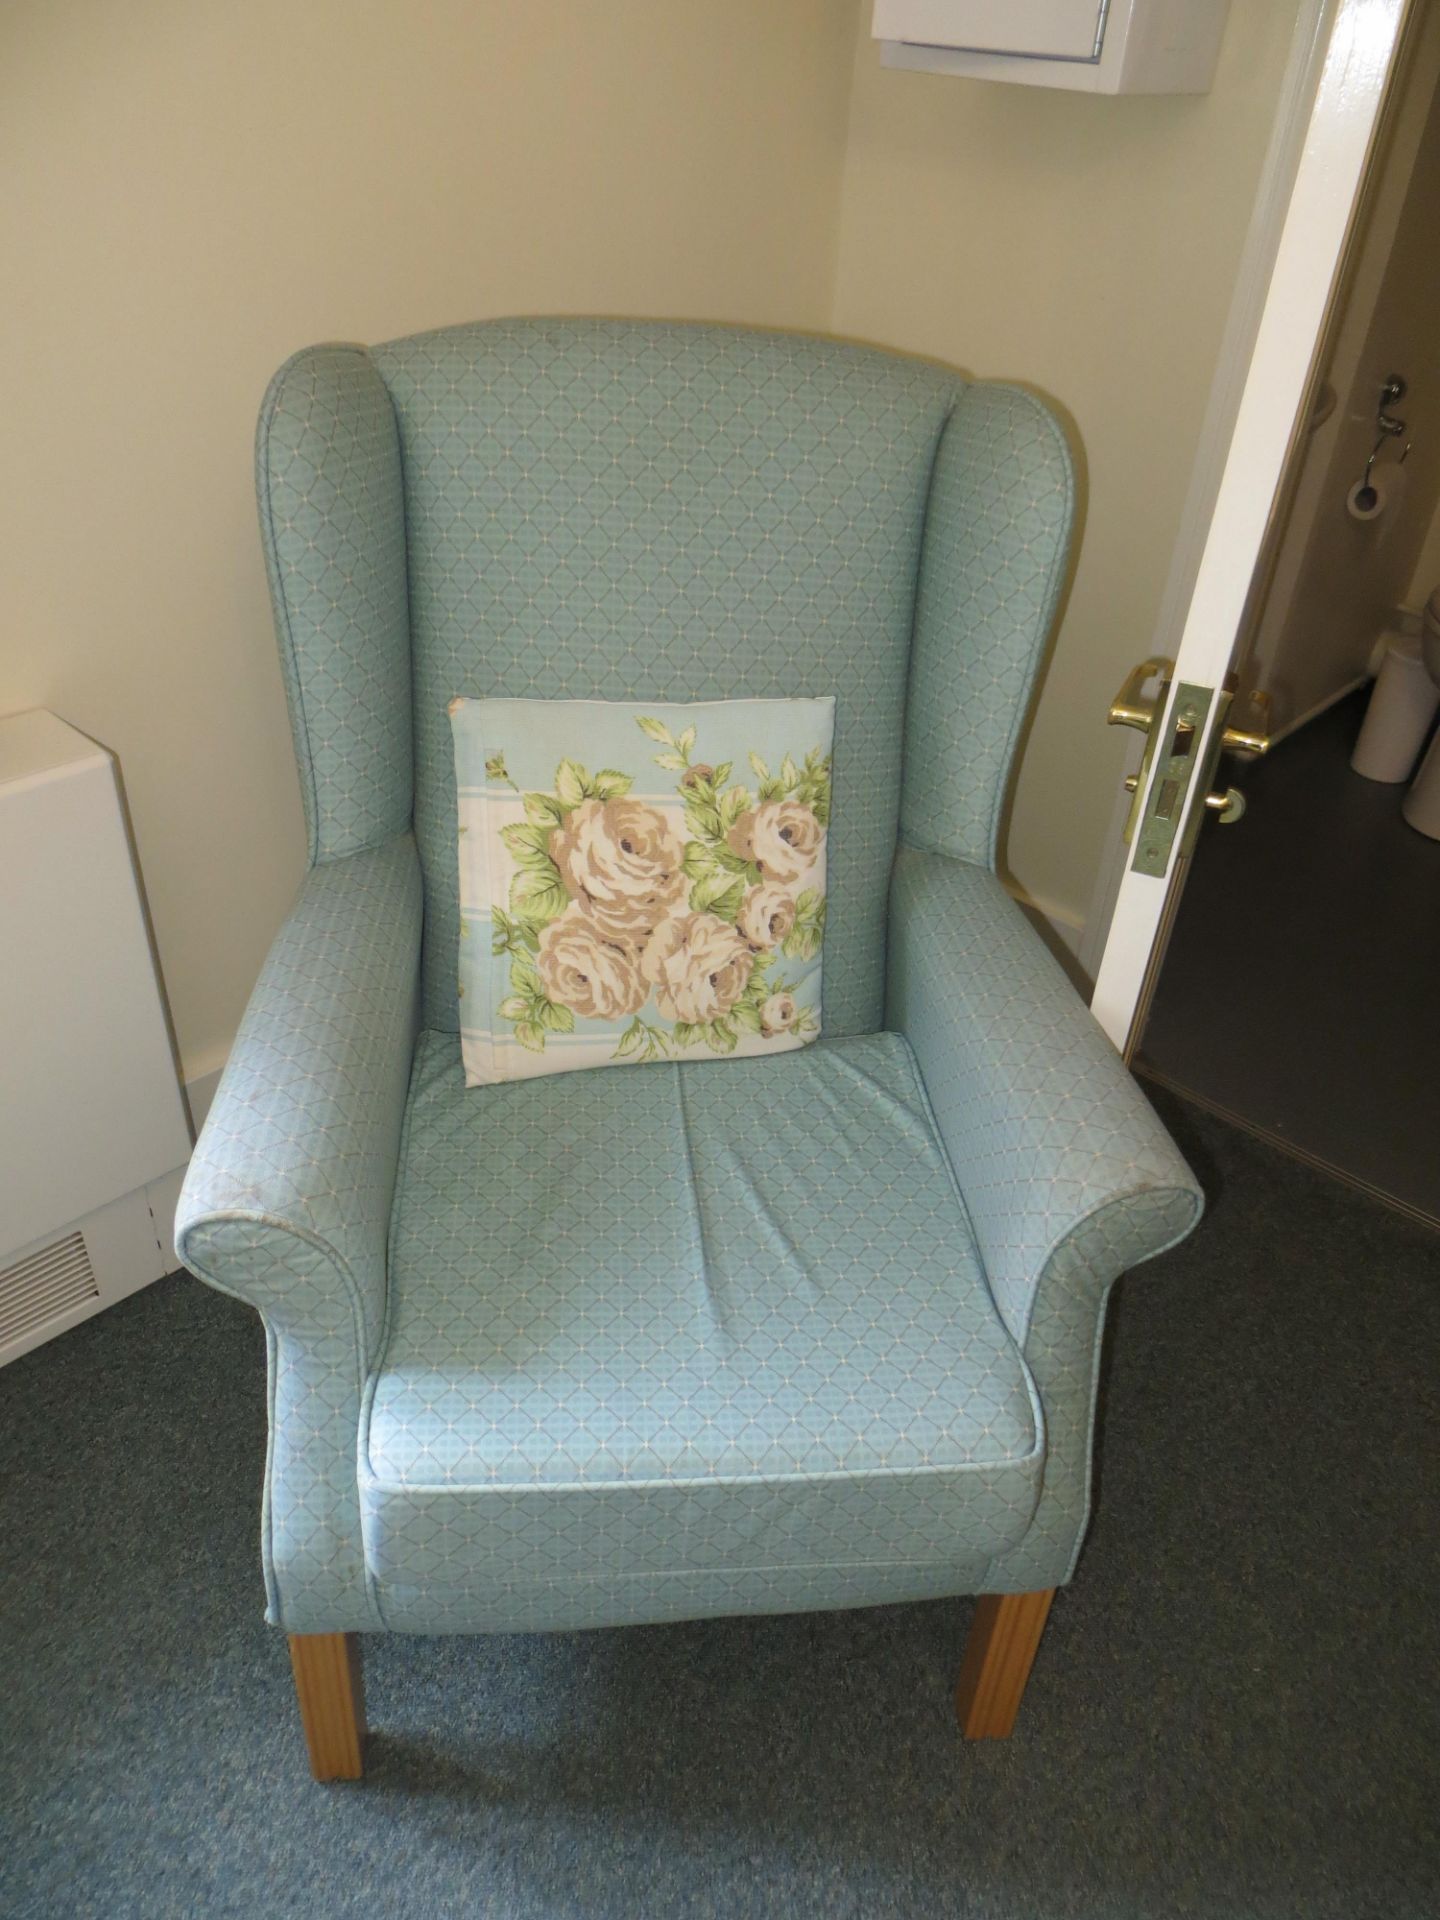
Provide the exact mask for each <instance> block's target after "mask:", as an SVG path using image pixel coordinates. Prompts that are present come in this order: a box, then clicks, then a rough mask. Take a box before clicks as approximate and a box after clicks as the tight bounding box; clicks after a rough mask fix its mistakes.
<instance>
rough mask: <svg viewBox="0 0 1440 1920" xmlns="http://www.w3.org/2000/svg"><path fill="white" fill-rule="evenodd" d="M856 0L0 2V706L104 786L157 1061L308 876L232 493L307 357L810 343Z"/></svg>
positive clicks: (256, 581) (219, 995)
mask: <svg viewBox="0 0 1440 1920" xmlns="http://www.w3.org/2000/svg"><path fill="white" fill-rule="evenodd" d="M853 28H854V9H853V3H852V0H784V4H783V5H777V4H775V0H685V4H683V5H676V4H675V0H607V3H606V4H599V3H598V0H523V4H522V3H521V0H430V3H429V4H425V5H417V4H412V3H411V0H303V4H295V0H245V4H243V5H239V4H235V0H143V3H141V0H137V4H132V5H125V6H116V5H114V4H111V3H110V0H88V4H86V3H84V0H80V3H72V4H67V5H65V6H59V5H56V4H54V0H8V4H7V5H6V6H5V7H4V8H3V9H0V180H3V192H0V258H3V259H4V261H5V263H6V278H7V291H6V298H5V300H4V301H3V302H0V367H3V368H4V370H5V382H4V414H5V433H4V448H5V451H4V454H3V456H0V523H3V525H4V528H5V550H6V566H5V595H4V618H3V626H0V712H4V711H8V710H11V709H15V708H19V707H25V706H31V705H37V704H38V705H45V706H51V707H54V708H55V709H56V710H57V711H58V712H59V713H61V714H63V715H64V716H65V717H66V718H67V719H68V720H70V721H72V722H73V723H74V724H75V725H77V726H79V727H81V728H83V729H85V730H87V731H89V732H91V733H93V734H94V735H95V736H96V737H97V738H98V739H100V740H102V741H104V742H105V743H106V744H107V745H108V746H110V747H112V748H114V749H115V750H116V752H117V753H118V754H119V757H120V761H121V764H122V767H123V771H124V776H125V782H126V788H127V792H128V796H129V800H130V806H131V811H132V815H133V819H134V825H135V832H136V838H137V842H138V845H139V850H140V855H141V860H142V863H143V867H144V872H145V878H146V882H147V887H148V892H149V899H150V906H151V911H152V915H153V919H154V925H155V929H156V935H157V940H158V945H159V950H160V955H161V960H162V964H163V967H164V972H165V978H166V981H167V985H168V989H169V994H170V1000H171V1005H172V1009H173V1013H174V1017H175V1023H176V1028H177V1031H178V1038H179V1043H180V1048H181V1052H182V1057H183V1060H184V1064H185V1070H186V1072H187V1075H188V1076H196V1075H202V1074H205V1073H207V1072H208V1071H209V1070H210V1069H211V1068H212V1067H213V1066H214V1065H216V1064H218V1062H219V1059H220V1058H221V1056H222V1055H223V1053H224V1051H225V1050H226V1048H227V1047H228V1044H229V1041H230V1038H231V1036H232V1034H233V1032H234V1028H235V1025H236V1022H237V1020H238V1018H239V1015H240V1011H241V1009H242V1007H243V1005H244V1001H245V998H246V995H247V993H248V991H249V988H250V986H251V984H252V982H253V980H254V977H255V973H256V971H257V969H258V967H259V964H260V961H261V959H262V957H263V955H264V952H265V949H266V947H267V945H268V943H269V941H270V938H271V935H272V934H273V932H274V929H275V927H276V925H277V923H278V922H279V920H280V918H281V916H282V914H283V913H284V911H285V908H286V906H287V905H288V903H289V900H290V898H291V895H292V893H293V890H294V886H295V882H296V879H297V877H298V875H299V873H300V870H301V867H302V865H303V840H302V832H301V824H300V807H299V798H298V791H297V787H296V781H295V773H294V768H293V763H292V760H291V752H290V740H289V733H288V728H287V724H286V720H285V712H284V700H283V695H282V691H281V684H280V677H279V671H278V667H277V665H276V659H275V647H274V641H273V637H272V632H271V625H270V615H269V610H268V604H267V600H266V595H265V587H264V578H263V571H262V567H261V562H260V553H259V545H258V539H257V535H256V528H255V512H254V505H253V500H252V495H251V484H250V447H251V436H252V432H253V426H254V419H255V413H256V410H257V407H258V404H259V400H260V396H261V393H262V392H263V390H264V386H265V383H266V380H267V379H268V377H269V375H270V374H271V372H272V371H273V370H274V368H275V367H276V366H277V365H278V364H279V362H280V361H281V359H283V358H284V356H285V355H286V354H288V353H290V352H291V351H292V350H293V349H294V348H296V347H298V346H301V345H304V344H305V343H306V342H308V341H312V340H317V339H327V338H337V337H338V338H343V339H357V338H358V339H384V338H386V337H389V336H393V335H395V334H399V333H404V332H409V331H412V330H415V329H418V328H424V327H433V326H438V325H442V324H444V323H446V322H449V321H457V320H467V319H473V318H476V317H480V316H483V315H487V314H499V313H507V312H524V311H527V310H529V311H537V310H540V311H543V310H552V311H566V312H584V311H603V312H615V313H659V314H667V315H674V316H685V317H711V318H717V319H734V320H755V321H773V322H778V323H782V324H789V325H797V326H812V327H823V326H824V325H825V324H826V323H827V321H828V318H829V308H830V296H831V290H832V285H833V278H834V264H835V246H836V233H837V219H838V193H839V187H840V177H841V161H842V148H843V140H844V128H845V115H846V108H847V101H848V93H849V86H850V73H851V59H852V52H853Z"/></svg>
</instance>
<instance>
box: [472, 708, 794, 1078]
mask: <svg viewBox="0 0 1440 1920" xmlns="http://www.w3.org/2000/svg"><path fill="white" fill-rule="evenodd" d="M636 724H637V726H638V727H639V729H640V731H641V732H642V733H643V734H644V735H645V736H646V737H647V738H648V739H649V740H650V741H652V742H653V743H654V744H655V745H657V746H659V747H660V748H661V749H662V751H660V752H658V753H655V754H653V755H652V758H653V761H654V764H655V765H656V766H657V767H659V768H660V769H661V770H662V771H663V772H665V773H668V774H672V775H674V776H676V780H675V788H676V798H675V801H674V802H662V803H661V804H663V805H666V806H667V807H668V809H669V817H667V814H666V813H664V812H661V811H660V808H659V806H656V805H653V804H651V803H650V802H649V801H647V800H645V799H642V798H635V797H631V794H632V789H633V787H634V786H635V780H636V776H635V775H634V774H632V773H629V772H623V771H620V770H618V769H615V768H610V767H607V768H603V769H602V770H601V771H600V772H598V773H594V774H592V773H590V772H589V771H588V770H587V769H586V768H585V767H584V766H582V765H581V764H580V763H579V762H578V761H575V760H570V759H565V760H562V761H561V762H560V764H559V766H558V767H557V769H556V773H555V785H554V788H553V790H552V791H551V792H549V793H534V792H525V793H522V792H521V791H520V789H519V788H518V787H516V786H515V783H514V781H513V780H512V779H511V778H510V775H509V773H508V772H507V770H506V762H505V754H504V751H503V750H500V749H497V750H495V751H494V752H492V753H491V754H489V755H488V757H487V760H486V774H487V777H488V778H489V779H491V780H494V781H496V782H498V783H499V784H501V785H504V786H508V787H509V788H510V790H511V792H512V793H513V794H514V795H515V796H516V800H517V801H518V802H519V805H520V807H523V812H524V818H523V820H513V821H512V822H511V823H510V824H508V825H506V826H503V827H501V829H500V838H501V840H502V842H503V843H504V846H505V849H506V851H507V853H508V855H509V857H510V860H511V862H512V863H513V868H514V870H513V872H512V873H511V874H510V876H509V880H508V886H507V894H506V897H507V899H508V907H499V906H496V907H494V908H492V913H491V918H492V925H493V936H494V939H493V944H494V950H495V952H496V954H505V955H508V956H509V972H510V992H509V994H508V995H507V996H506V997H505V999H503V1000H502V1001H501V1003H500V1006H499V1008H498V1013H499V1016H500V1018H501V1019H503V1020H506V1021H509V1022H511V1023H512V1026H513V1032H514V1035H515V1038H516V1040H517V1041H518V1042H519V1043H520V1045H521V1046H523V1047H527V1048H529V1049H531V1050H532V1051H534V1052H537V1053H543V1052H544V1050H545V1044H546V1040H547V1038H548V1037H549V1036H552V1035H559V1034H571V1033H574V1031H575V1022H576V1020H577V1018H578V1019H581V1020H596V1021H604V1022H613V1021H618V1020H622V1019H628V1020H629V1025H628V1026H627V1027H626V1028H625V1029H624V1031H623V1032H622V1033H621V1035H620V1037H619V1040H618V1043H617V1045H616V1047H615V1050H614V1053H613V1055H612V1058H614V1059H617V1060H631V1061H642V1060H656V1059H668V1058H675V1057H683V1056H684V1055H685V1054H686V1053H687V1052H689V1051H691V1050H693V1049H695V1048H702V1049H708V1050H709V1051H711V1052H713V1053H722V1054H723V1053H732V1052H734V1050H735V1048H736V1046H737V1045H738V1043H739V1039H740V1036H741V1034H748V1035H750V1036H752V1037H753V1038H756V1039H760V1040H779V1039H781V1038H784V1039H786V1041H787V1043H788V1044H791V1045H793V1044H796V1043H798V1042H803V1041H806V1040H812V1039H814V1038H815V1037H816V1035H817V1034H818V1033H819V1020H818V1016H817V1013H816V1010H815V1009H814V1008H813V1007H811V1006H809V1005H807V1004H805V1003H804V1001H803V1000H801V999H799V998H797V993H796V988H795V985H794V983H793V982H791V981H788V980H785V979H782V978H780V977H778V975H777V974H776V972H775V967H776V966H777V964H778V962H779V961H780V960H781V959H782V958H788V959H791V960H798V961H809V960H812V959H813V958H814V957H815V955H816V954H817V953H818V952H819V950H820V944H821V940H822V938H823V935H824V927H825V895H824V891H823V889H822V888H821V887H819V886H814V885H809V886H805V885H799V884H798V883H801V882H803V881H805V880H806V879H807V877H811V874H812V869H814V868H815V867H816V863H817V860H818V859H819V857H820V855H821V853H822V851H823V849H824V847H825V842H826V837H827V832H828V827H829V820H830V783H831V767H830V756H829V755H828V754H824V753H822V752H821V751H820V750H819V749H818V748H815V749H812V750H811V751H810V752H808V753H807V754H806V755H805V756H804V759H803V760H800V761H797V760H794V759H792V758H791V757H790V756H789V755H788V754H787V755H786V756H785V758H784V760H783V761H782V762H781V764H780V765H779V767H778V768H776V769H775V770H774V771H773V772H772V770H771V768H770V767H769V766H768V765H767V764H766V762H765V761H763V760H762V759H760V758H759V756H758V755H756V754H754V753H752V754H750V755H749V761H748V763H749V771H750V774H751V775H752V776H753V781H754V785H753V788H752V787H751V786H750V785H747V784H745V783H744V782H743V781H739V780H734V779H732V777H731V776H732V774H733V773H734V766H733V764H732V763H731V762H729V761H725V762H722V763H721V764H720V765H718V766H717V765H712V764H711V763H709V762H707V761H700V760H696V759H694V758H693V752H694V748H695V736H696V730H695V728H694V727H693V726H687V727H685V728H683V729H682V730H681V731H680V732H678V733H675V732H672V731H671V729H670V728H669V727H668V726H666V724H665V723H664V721H662V720H659V719H655V718H649V717H645V718H640V719H638V720H637V722H636ZM513 804H514V803H512V805H513ZM677 808H678V809H679V810H680V811H682V812H683V820H684V830H683V832H682V831H681V830H680V828H679V826H678V823H677V822H676V820H675V815H676V811H677ZM516 810H517V811H518V810H519V809H518V808H517V809H516Z"/></svg>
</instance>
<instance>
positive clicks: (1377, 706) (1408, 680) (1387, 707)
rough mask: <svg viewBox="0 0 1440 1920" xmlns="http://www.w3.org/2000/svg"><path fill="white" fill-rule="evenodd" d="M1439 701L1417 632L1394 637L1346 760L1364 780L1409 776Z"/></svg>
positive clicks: (1405, 778)
mask: <svg viewBox="0 0 1440 1920" xmlns="http://www.w3.org/2000/svg"><path fill="white" fill-rule="evenodd" d="M1437 706H1440V687H1437V686H1436V685H1435V683H1434V681H1433V680H1431V678H1430V675H1429V674H1428V673H1427V672H1426V669H1425V662H1424V661H1423V660H1422V659H1421V657H1420V639H1419V636H1418V634H1417V635H1415V636H1414V637H1413V638H1407V639H1395V640H1392V641H1391V642H1390V644H1389V646H1388V647H1387V648H1386V649H1385V660H1384V663H1383V665H1382V666H1381V668H1380V673H1379V676H1378V678H1377V679H1376V681H1375V690H1374V692H1373V693H1372V694H1371V695H1370V704H1369V706H1368V707H1367V708H1366V709H1365V724H1364V725H1363V726H1362V727H1361V729H1360V738H1359V739H1358V740H1357V741H1356V742H1355V751H1354V753H1352V754H1351V756H1350V765H1351V766H1352V767H1353V768H1354V770H1355V771H1356V773H1359V774H1363V775H1364V777H1365V778H1366V779H1367V780H1384V781H1388V782H1390V783H1391V784H1394V783H1395V782H1397V781H1400V780H1408V779H1409V778H1410V775H1411V772H1412V771H1413V769H1414V766H1415V758H1416V755H1417V754H1418V753H1419V751H1420V749H1421V747H1423V746H1424V744H1425V736H1426V734H1427V733H1428V732H1429V731H1430V723H1431V721H1432V720H1433V719H1434V718H1435V709H1436V707H1437Z"/></svg>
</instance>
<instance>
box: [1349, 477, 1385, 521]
mask: <svg viewBox="0 0 1440 1920" xmlns="http://www.w3.org/2000/svg"><path fill="white" fill-rule="evenodd" d="M1362 493H1363V494H1365V499H1364V501H1363V502H1362V501H1361V498H1360V496H1361V494H1362ZM1389 504H1390V487H1389V482H1388V481H1387V480H1386V478H1385V476H1384V474H1381V473H1374V474H1372V475H1371V476H1370V485H1369V488H1368V490H1367V488H1366V486H1365V482H1364V481H1363V480H1357V481H1356V482H1355V484H1354V486H1353V487H1351V489H1350V491H1349V493H1347V494H1346V496H1345V511H1346V512H1347V513H1348V514H1349V516H1350V518H1351V519H1352V520H1378V519H1379V518H1380V516H1381V514H1382V513H1384V511H1385V509H1386V507H1388V506H1389Z"/></svg>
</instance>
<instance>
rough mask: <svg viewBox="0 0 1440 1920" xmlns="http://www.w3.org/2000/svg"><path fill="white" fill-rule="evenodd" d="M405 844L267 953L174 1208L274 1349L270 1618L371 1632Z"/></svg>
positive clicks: (414, 893)
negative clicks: (362, 1474)
mask: <svg viewBox="0 0 1440 1920" xmlns="http://www.w3.org/2000/svg"><path fill="white" fill-rule="evenodd" d="M420 928H421V888H420V871H419V862H418V859H417V857H416V852H415V845H414V842H413V840H412V839H411V837H410V835H409V834H408V833H407V834H403V835H399V836H397V837H396V838H394V839H391V840H389V841H387V842H385V843H384V844H383V845H381V846H379V847H376V848H373V849H371V850H370V851H368V852H364V853H356V854H351V855H349V856H347V857H346V858H344V859H340V860H334V861H330V862H327V863H325V864H323V865H321V866H318V867H315V868H313V869H312V870H311V872H310V873H309V874H308V875H307V876H306V879H305V882H304V885H303V886H302V888H301V890H300V896H299V898H298V900H297V901H296V903H295V906H294V908H293V909H292V911H291V913H290V916H289V918H288V919H287V920H286V922H285V924H284V926H283V927H282V928H281V929H280V932H279V934H278V935H277V936H276V939H275V943H274V946H273V947H272V948H271V950H270V954H269V957H268V959H267V960H266V962H265V966H264V969H263V971H262V973H261V975H260V979H259V982H258V983H257V985H256V988H255V991H254V994H253V995H252V997H251V1001H250V1005H249V1008H248V1010H247V1011H246V1014H245V1018H244V1021H243V1022H242V1024H241V1027H240V1032H239V1034H238V1035H237V1036H236V1040H235V1045H234V1048H233V1049H232V1051H231V1055H230V1060H229V1063H228V1064H227V1066H226V1068H225V1072H224V1074H223V1076H222V1077H221V1081H220V1086H219V1088H218V1089H217V1091H216V1095H215V1101H214V1104H213V1106H212V1107H211V1109H210V1114H209V1118H208V1119H207V1120H206V1123H205V1127H204V1130H203V1132H202V1133H201V1135H200V1139H199V1142H198V1144H197V1146H196V1148H195V1153H194V1156H193V1158H192V1160H191V1163H190V1170H189V1173H188V1174H187V1176H186V1180H185V1185H184V1188H183V1189H182V1191H181V1195H180V1205H179V1209H178V1211H177V1214H176V1221H175V1244H176V1248H177V1250H178V1252H179V1254H180V1258H181V1259H182V1260H183V1261H184V1263H185V1265H186V1266H187V1267H189V1268H190V1270H191V1272H193V1273H195V1274H197V1275H198V1276H199V1277H200V1278H201V1279H202V1280H206V1281H208V1282H209V1283H210V1285H212V1286H214V1287H217V1288H219V1289H220V1291H221V1292H224V1293H231V1294H235V1295H237V1296H239V1297H240V1298H241V1299H243V1300H248V1301H249V1302H250V1303H251V1305H253V1306H255V1307H257V1308H258V1309H259V1310H260V1312H261V1314H262V1315H263V1316H264V1319H265V1325H266V1331H267V1335H268V1339H269V1353H270V1395H271V1453H270V1460H269V1466H268V1472H267V1489H266V1513H265V1536H264V1548H265V1567H266V1577H267V1585H268V1589H269V1598H270V1614H271V1617H272V1618H273V1619H275V1620H278V1621H280V1622H281V1623H282V1624H284V1625H285V1626H286V1627H288V1628H289V1629H290V1631H292V1632H307V1631H315V1632H321V1631H334V1630H339V1629H341V1628H344V1627H351V1626H365V1625H373V1624H374V1620H373V1618H372V1610H371V1607H370V1603H369V1601H368V1597H367V1594H366V1586H365V1579H364V1563H363V1555H362V1554H361V1550H360V1535H359V1512H358V1498H357V1492H356V1477H355V1435H356V1431H357V1427H358V1420H359V1402H360V1393H361V1391H362V1388H363V1384H364V1378H365V1373H366V1370H367V1367H368V1365H369V1363H370V1360H371V1358H372V1356H373V1354H374V1352H375V1348H376V1343H377V1342H378V1340H379V1337H380V1332H381V1328H382V1326H383V1324H384V1318H385V1291H386V1269H385V1261H386V1241H387V1237H388V1232H389V1221H390V1203H391V1199H392V1196H393V1193H394V1186H395V1175H396V1168H397V1164H398V1159H399V1147H400V1130H401V1125H402V1122H403V1119H404V1112H405V1096H406V1089H407V1086H408V1082H409V1074H410V1065H411V1057H412V1053H413V1049H414V1038H415V1010H416V995H417V987H418V981H419V960H420Z"/></svg>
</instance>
